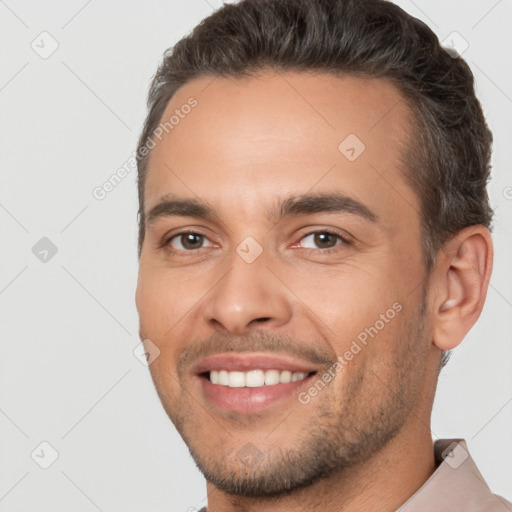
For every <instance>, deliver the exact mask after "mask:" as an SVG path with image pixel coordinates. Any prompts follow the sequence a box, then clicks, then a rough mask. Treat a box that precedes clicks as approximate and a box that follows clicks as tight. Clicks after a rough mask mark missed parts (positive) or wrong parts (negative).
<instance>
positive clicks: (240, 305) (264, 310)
mask: <svg viewBox="0 0 512 512" xmlns="http://www.w3.org/2000/svg"><path fill="white" fill-rule="evenodd" d="M269 258H270V255H269V254H268V253H267V251H264V249H263V247H262V246H261V245H260V244H259V243H258V242H256V240H254V239H253V238H251V237H247V238H246V239H245V240H244V241H242V242H241V243H240V244H239V245H238V246H237V247H236V250H233V252H232V254H231V255H230V257H229V258H228V259H227V260H226V273H225V274H224V272H223V274H224V276H223V277H222V278H221V279H220V280H219V281H218V282H217V284H216V285H215V286H214V288H213V289H212V292H211V293H210V294H208V296H207V302H206V304H205V307H204V315H205V320H206V321H207V322H208V323H210V324H215V325H216V326H219V324H220V325H222V326H223V327H224V328H225V329H227V330H229V331H232V332H234V333H235V332H236V333H241V332H243V331H244V330H247V329H248V328H251V327H252V326H259V327H261V322H262V321H263V320H265V321H266V323H267V324H271V323H272V324H273V325H279V324H282V323H283V322H286V321H287V320H288V319H289V316H290V306H289V304H288V301H287V297H286V293H285V290H284V289H283V287H282V286H279V284H278V283H277V282H276V278H275V276H274V275H273V274H272V272H270V271H269V269H268V268H267V265H269V266H270V265H271V261H270V259H269ZM254 321H257V322H254Z"/></svg>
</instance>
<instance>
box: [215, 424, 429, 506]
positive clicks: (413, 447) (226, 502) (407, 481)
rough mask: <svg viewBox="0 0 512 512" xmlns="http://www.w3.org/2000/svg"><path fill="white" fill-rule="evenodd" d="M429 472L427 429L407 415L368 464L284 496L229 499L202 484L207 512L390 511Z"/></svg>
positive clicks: (416, 486) (235, 497) (405, 497)
mask: <svg viewBox="0 0 512 512" xmlns="http://www.w3.org/2000/svg"><path fill="white" fill-rule="evenodd" d="M435 469H436V466H435V459H434V448H433V441H432V437H431V434H430V425H427V424H425V423H424V422H423V421H421V420H420V419H419V418H418V416H415V415H414V414H411V415H410V417H409V420H408V422H407V423H406V424H405V425H404V427H403V428H402V430H401V431H400V432H399V433H398V434H397V435H396V436H395V437H394V438H393V439H392V440H391V441H389V442H388V443H387V444H386V445H385V446H384V447H383V448H382V449H381V450H380V451H379V452H378V453H376V454H375V455H374V456H373V457H372V458H371V459H370V460H367V461H364V462H362V463H360V464H357V465H355V466H353V467H350V468H347V469H344V470H342V471H340V472H338V473H336V474H334V475H332V476H330V477H329V478H326V479H323V480H321V481H320V482H318V483H317V484H314V485H311V486H309V487H307V488H305V489H298V490H296V491H294V492H293V493H291V494H288V495H286V496H282V497H276V498H264V499H262V498H256V499H255V498H243V497H238V496H230V495H227V494H225V493H224V492H222V491H221V490H219V489H218V488H216V487H215V486H213V485H212V484H210V483H208V486H207V489H208V512H235V511H236V512H256V511H258V512H285V511H286V512H304V510H307V511H308V512H320V511H322V512H362V511H366V510H372V512H394V511H396V510H397V508H399V507H400V506H401V505H402V504H403V503H405V502H406V501H407V500H408V499H409V498H410V497H411V496H412V495H413V494H414V493H415V492H416V491H417V490H418V489H419V488H420V487H421V486H422V485H423V484H424V483H425V482H426V481H427V480H428V478H429V477H430V476H431V475H432V473H433V472H434V471H435Z"/></svg>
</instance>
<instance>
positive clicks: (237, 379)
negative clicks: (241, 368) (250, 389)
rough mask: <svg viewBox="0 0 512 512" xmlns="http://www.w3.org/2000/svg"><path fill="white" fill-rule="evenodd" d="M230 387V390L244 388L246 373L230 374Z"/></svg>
mask: <svg viewBox="0 0 512 512" xmlns="http://www.w3.org/2000/svg"><path fill="white" fill-rule="evenodd" d="M228 378H229V381H228V386H229V387H230V388H243V387H245V373H244V372H228Z"/></svg>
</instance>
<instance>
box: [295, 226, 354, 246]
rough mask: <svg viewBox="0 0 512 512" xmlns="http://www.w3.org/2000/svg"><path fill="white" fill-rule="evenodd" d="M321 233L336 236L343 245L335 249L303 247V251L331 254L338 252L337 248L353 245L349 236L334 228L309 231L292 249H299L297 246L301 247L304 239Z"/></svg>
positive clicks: (301, 236) (338, 244) (302, 235)
mask: <svg viewBox="0 0 512 512" xmlns="http://www.w3.org/2000/svg"><path fill="white" fill-rule="evenodd" d="M319 233H328V234H330V235H334V236H336V237H338V238H339V240H340V241H341V243H337V244H336V245H334V246H333V247H328V248H326V249H312V248H311V247H302V249H306V250H310V251H319V252H329V251H335V250H337V247H339V246H340V245H345V246H348V245H353V241H352V240H351V237H350V236H349V235H348V234H341V233H340V232H339V231H337V230H335V229H334V228H320V229H314V230H312V231H308V232H306V233H304V234H301V235H300V237H299V239H298V241H297V242H294V244H293V245H292V246H291V247H292V248H293V247H297V246H299V243H300V242H301V240H303V239H304V238H306V237H308V236H311V235H316V234H319Z"/></svg>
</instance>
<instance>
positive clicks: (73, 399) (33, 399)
mask: <svg viewBox="0 0 512 512" xmlns="http://www.w3.org/2000/svg"><path fill="white" fill-rule="evenodd" d="M397 3H398V4H399V5H400V6H401V7H403V8H404V9H405V10H407V11H408V12H409V13H411V14H412V15H414V16H416V17H419V18H420V19H422V20H423V21H425V22H426V23H427V24H428V25H429V26H430V27H432V29H433V30H434V31H435V32H436V33H437V35H438V36H439V38H440V39H441V40H445V39H446V38H449V39H451V40H454V41H455V43H456V44H457V45H460V44H461V42H463V41H464V40H465V41H467V43H468V48H467V49H466V50H465V51H464V53H463V56H464V58H465V59H466V60H467V61H468V62H469V64H470V66H471V68H472V70H473V72H474V74H475V77H476V81H477V94H478V96H479V98H480V100H481V102H482V104H483V107H484V110H485V113H486V116H487V118H488V122H489V125H490V127H491V129H492V130H493V132H494V137H495V143H494V153H493V169H494V170H493V180H492V184H491V185H490V189H489V190H490V194H491V200H492V204H493V206H494V208H495V211H496V219H495V228H494V235H493V237H494V242H495V250H496V256H495V264H494V272H493V277H492V281H491V286H490V289H489V293H488V298H487V303H486V306H485V309H484V311H483V313H482V316H481V318H480V320H479V322H478V324H477V325H476V326H475V327H474V328H473V329H472V331H471V332H470V334H469V335H468V336H467V338H466V339H465V341H464V342H463V343H462V345H460V346H459V348H457V349H456V350H455V352H454V353H453V355H452V359H451V360H450V362H449V364H448V366H447V367H446V368H445V369H444V370H443V371H442V373H441V377H440V381H439V387H438V394H437V398H436V402H435V405H434V411H433V421H432V434H433V437H434V438H440V437H461V438H465V439H466V441H467V442H468V446H469V449H470V452H471V453H472V455H473V457H474V459H475V460H476V463H477V465H478V466H479V468H480V470H481V472H482V473H483V475H484V477H485V478H486V479H487V481H488V483H489V485H490V487H491V488H492V489H493V490H494V492H496V493H497V494H501V495H503V496H504V497H506V498H508V499H512V372H511V367H512V343H511V334H510V333H511V329H512V320H511V319H512V286H511V283H512V272H511V267H510V262H511V261H512V258H511V254H512V222H511V220H512V172H511V161H512V144H511V140H510V138H511V134H512V130H511V129H512V123H511V116H512V72H511V67H510V66H511V65H510V63H511V62H512V35H511V31H510V26H511V22H512V0H500V1H497V0H488V1H487V0H485V1H482V0H471V1H468V0H464V1H453V0H451V1H450V0H448V1H447V0H436V1H432V0H429V1H427V0H415V1H414V2H413V1H412V0H400V1H398V2H397ZM220 5H221V3H220V1H219V0H187V1H186V2H185V1H183V0H181V1H177V0H169V1H165V2H164V1H161V0H159V1H156V0H152V1H147V2H135V1H124V2H123V1H120V0H117V1H108V2H100V1H98V0H89V1H84V0H76V1H64V0H58V1H41V2H36V1H33V2H27V1H25V2H23V1H16V0H6V1H0V38H1V40H0V47H1V48H2V53H1V56H0V59H1V60H0V130H1V132H0V151H1V153H0V154H1V172H0V233H1V245H2V250H1V251H0V312H1V313H0V340H1V357H0V511H2V512H4V511H5V512H7V511H9V512H21V511H41V512H42V511H52V512H64V511H66V512H67V511H69V510H73V511H74V512H90V511H94V510H100V511H103V512H107V511H112V512H117V511H120V510H123V511H125V512H132V511H133V512H135V511H138V512H140V511H152V512H159V511H162V512H163V511H187V510H190V511H192V510H194V508H195V507H197V508H200V506H202V505H204V503H205V494H206V490H205V483H204V480H203V478H202V476H201V474H200V473H199V472H198V470H197V469H196V468H195V465H194V463H193V461H192V459H191V458H190V456H189V454H188V450H187V448H186V446H185V445H184V444H183V442H182V441H181V438H180V437H179V436H178V434H177V433H176V432H175V430H174V427H173V426H172V424H171V422H170V420H169V419H168V418H167V416H166V415H165V413H164V411H163V409H162V407H161V405H160V402H159V400H158V398H157V395H156V392H155V391H154V389H153V385H152V382H151V379H150V376H149V372H148V369H147V367H145V366H144V365H143V364H142V363H141V362H140V361H139V360H138V359H137V358H136V357H135V355H134V354H133V350H134V349H135V348H136V346H137V345H138V343H139V338H138V320H137V312H136V309H135V303H134V291H135V284H136V277H137V254H136V235H137V227H136V211H137V199H136V187H135V183H136V181H135V178H136V176H135V172H134V171H133V172H131V173H130V174H129V175H128V176H127V177H126V178H125V179H124V180H123V182H122V183H120V184H119V185H118V186H117V187H116V188H115V189H114V190H112V191H111V192H110V193H109V194H108V195H107V196H106V197H105V198H104V199H103V200H98V199H96V198H95V197H94V196H93V190H94V189H95V187H98V186H101V184H102V183H104V182H105V181H106V180H107V179H108V178H109V176H111V175H112V174H113V173H114V172H115V171H116V170H117V169H118V168H119V167H121V166H122V165H123V164H124V163H125V162H126V161H127V159H128V158H129V157H130V156H131V155H132V154H133V151H134V150H135V146H136V141H137V138H138V135H139V130H140V128H141V126H142V122H143V119H144V116H145V101H146V93H147V89H148V85H149V82H150V79H151V76H152V75H153V73H154V72H155V70H156V66H157V64H158V63H159V61H160V58H161V54H162V52H163V51H164V50H165V49H166V48H167V47H169V46H172V45H173V44H174V43H175V42H176V41H177V40H179V39H180V38H181V37H182V36H183V35H185V34H186V33H187V32H188V31H189V30H190V29H192V27H193V26H194V25H195V24H197V23H198V22H199V21H200V20H201V19H202V18H203V17H205V16H207V15H208V14H210V13H211V12H212V10H213V9H214V8H217V7H220ZM42 32H47V33H48V34H50V35H46V34H43V35H40V34H41V33H42ZM452 32H457V33H458V34H460V36H461V37H462V38H463V39H460V38H459V36H457V35H456V36H453V35H450V34H452ZM454 37H455V39H454ZM457 41H458V42H457ZM56 44H58V47H57V49H56V50H55V51H54V52H53V53H52V54H51V55H47V53H49V52H50V51H51V50H52V49H53V47H52V45H53V46H55V45H56ZM448 44H449V43H448ZM45 52H46V53H45ZM41 54H42V55H41ZM43 57H46V58H43ZM43 237H46V238H47V239H49V240H50V241H51V243H50V242H49V241H48V240H42V241H41V239H42V238H43ZM34 246H35V249H33V248H34ZM55 250H56V251H57V252H56V253H55V254H53V253H54V252H55ZM45 251H46V252H45ZM42 442H46V443H49V444H50V445H51V447H50V446H48V445H47V444H43V445H41V443H42ZM53 450H55V452H56V453H57V454H58V458H57V459H56V460H55V461H54V462H53V464H52V465H50V466H49V467H48V468H47V469H42V468H41V467H40V465H45V464H49V463H50V462H52V460H53V458H55V455H56V453H55V452H54V451H53ZM31 454H32V455H31ZM52 457H53V458H52Z"/></svg>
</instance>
